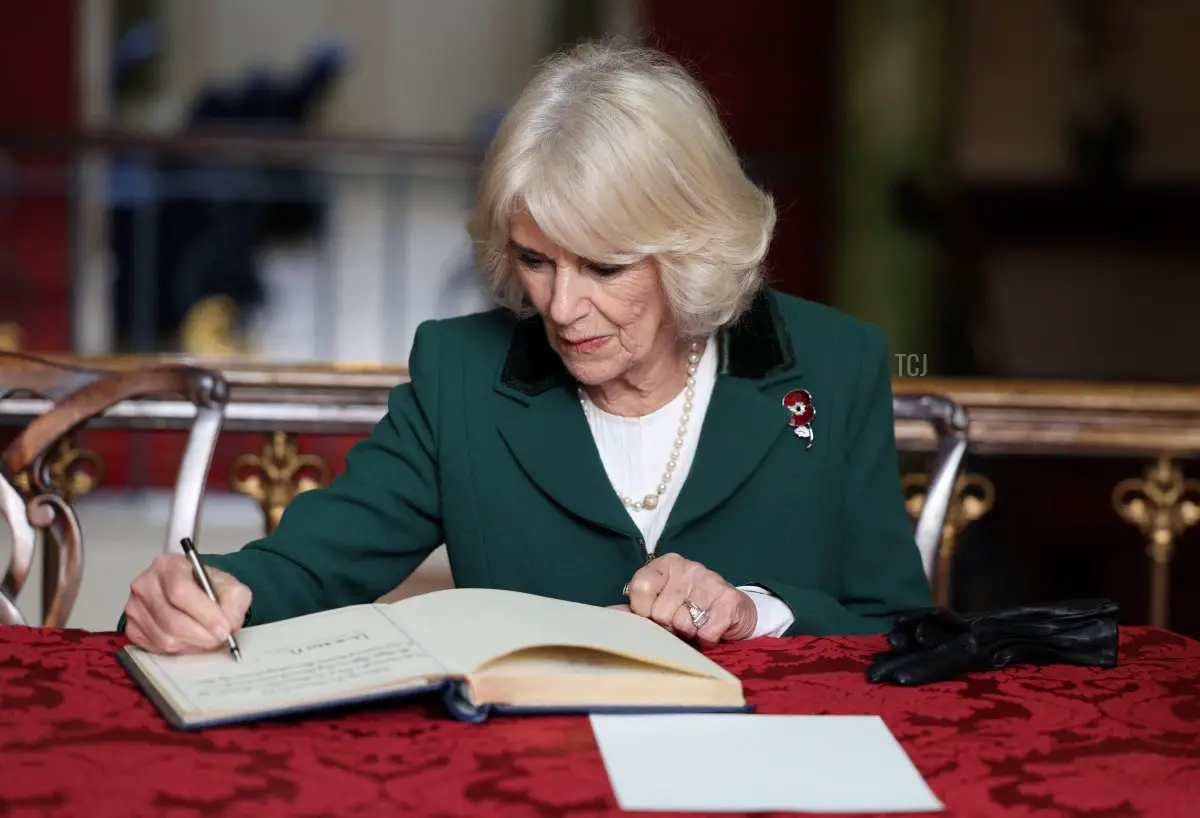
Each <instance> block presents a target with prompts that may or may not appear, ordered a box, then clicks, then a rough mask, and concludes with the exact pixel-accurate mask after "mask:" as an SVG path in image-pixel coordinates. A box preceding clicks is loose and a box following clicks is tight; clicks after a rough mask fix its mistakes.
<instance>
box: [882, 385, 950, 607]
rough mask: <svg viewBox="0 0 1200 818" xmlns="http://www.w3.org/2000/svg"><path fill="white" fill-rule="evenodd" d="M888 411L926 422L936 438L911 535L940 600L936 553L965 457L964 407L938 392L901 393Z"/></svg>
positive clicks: (941, 576) (944, 592)
mask: <svg viewBox="0 0 1200 818" xmlns="http://www.w3.org/2000/svg"><path fill="white" fill-rule="evenodd" d="M892 413H893V415H894V416H895V419H896V420H916V421H922V422H925V423H928V424H930V425H931V426H932V427H933V431H934V434H935V435H936V437H937V452H936V454H935V455H934V460H933V468H932V470H931V472H930V474H929V479H928V482H927V484H926V485H925V486H924V498H923V502H922V503H921V507H920V508H921V510H920V513H919V514H918V515H917V522H916V530H915V538H916V541H917V548H918V549H919V550H920V552H921V563H922V565H923V566H924V568H925V576H926V577H928V578H929V581H930V583H931V584H932V585H933V586H934V588H935V597H936V598H937V599H939V600H940V601H941V602H942V603H944V602H945V601H946V600H947V599H948V597H949V588H948V587H945V586H946V585H947V583H948V582H949V580H950V577H949V576H948V571H939V570H938V554H939V551H940V550H941V547H942V538H943V532H944V531H945V526H946V522H947V519H948V518H949V516H950V509H951V505H952V503H953V502H954V493H955V486H956V484H957V483H958V478H959V475H960V474H961V473H962V467H963V461H964V460H965V459H966V456H967V447H968V442H969V441H968V438H967V422H968V419H967V410H966V409H964V408H963V407H962V406H961V405H959V404H958V403H956V402H955V401H953V400H950V399H949V398H947V397H944V396H942V395H931V394H905V395H894V396H893V397H892Z"/></svg>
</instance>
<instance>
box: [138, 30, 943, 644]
mask: <svg viewBox="0 0 1200 818" xmlns="http://www.w3.org/2000/svg"><path fill="white" fill-rule="evenodd" d="M774 223H775V213H774V207H773V204H772V202H771V200H770V198H769V197H768V196H766V195H765V194H764V193H763V192H762V191H760V190H759V189H758V188H756V187H755V186H754V185H753V184H751V183H750V181H749V180H747V178H746V177H745V175H744V174H743V172H742V169H741V167H740V165H739V163H738V159H737V156H736V154H735V153H734V151H733V148H732V146H731V145H730V144H729V141H728V139H727V137H726V135H725V133H724V131H723V130H722V128H721V125H720V123H719V121H718V118H717V116H716V115H715V113H714V110H713V107H712V105H711V102H710V101H709V99H708V98H707V97H706V95H705V94H704V92H703V91H702V90H701V89H700V88H699V86H698V85H697V84H696V83H695V82H694V81H693V80H692V79H691V78H689V77H688V75H687V74H686V73H685V72H684V71H683V70H682V69H681V68H679V67H678V66H677V65H675V64H674V63H672V62H671V61H669V60H668V59H666V58H665V57H663V56H662V55H660V54H657V53H654V52H651V51H646V50H640V49H634V48H620V47H606V46H595V45H588V46H583V47H580V48H578V49H576V50H575V51H573V52H572V53H570V54H568V55H565V56H560V57H558V58H556V59H554V60H551V61H550V62H549V63H548V64H547V65H546V66H545V68H544V69H543V70H542V72H541V73H540V74H539V75H538V76H537V77H536V78H535V79H534V80H533V82H532V83H531V84H530V85H529V87H528V88H527V89H526V90H525V91H524V93H523V94H522V96H521V98H520V99H519V100H518V102H517V103H516V105H515V107H513V109H512V110H511V111H510V112H509V114H508V116H507V117H506V118H505V120H504V122H503V123H502V125H501V127H500V129H499V131H498V133H497V136H496V138H495V141H494V143H493V145H492V147H491V149H490V151H489V154H488V157H487V160H486V162H485V165H484V168H483V176H482V181H481V184H480V189H479V195H478V203H477V209H476V213H475V216H474V218H473V220H472V224H471V232H472V236H473V238H474V240H475V243H476V246H477V248H478V260H479V263H480V266H481V268H482V269H483V270H485V271H486V273H487V277H488V282H489V285H490V287H491V290H492V292H493V294H494V295H495V297H496V298H497V300H498V301H499V302H500V303H501V304H502V305H504V306H503V307H502V308H501V309H499V310H496V311H493V312H488V313H484V314H479V315H472V316H467V317H463V318H456V319H451V320H444V321H431V322H426V323H424V324H422V325H421V326H420V327H419V328H418V330H417V333H416V337H415V340H414V346H413V350H412V355H411V358H410V371H411V379H412V380H411V383H408V384H404V385H402V386H399V387H397V388H396V389H395V390H394V391H393V393H392V395H391V398H390V401H389V406H388V412H387V415H386V416H385V417H384V419H383V420H382V421H381V422H380V423H379V425H378V426H377V427H376V428H375V430H374V431H373V432H372V433H371V435H370V436H369V437H368V438H367V439H366V440H364V441H362V442H361V443H359V444H358V445H356V446H355V447H354V449H353V450H352V451H351V452H350V453H349V454H348V455H347V458H346V471H345V473H344V474H342V475H341V476H339V477H338V478H337V479H336V480H334V481H333V482H332V483H331V484H330V485H329V486H328V487H327V488H324V489H320V490H316V491H311V492H307V493H305V494H302V495H300V496H298V497H297V498H296V499H295V500H293V501H292V503H291V504H290V506H289V507H288V509H287V511H286V513H285V514H284V516H283V519H282V521H281V523H280V525H279V527H278V529H277V530H276V531H275V532H274V533H273V534H272V535H271V536H268V537H266V538H264V539H261V540H258V541H256V542H253V543H250V544H249V545H247V546H246V547H245V548H243V549H242V550H241V551H240V552H237V553H234V554H229V555H223V556H214V557H209V558H207V560H206V561H207V563H208V564H209V565H210V566H212V567H213V568H214V569H217V570H214V571H213V572H212V573H213V574H214V575H215V585H216V586H217V592H218V596H219V597H220V599H221V605H220V607H218V606H217V605H215V604H213V603H210V602H209V601H208V599H207V598H206V597H205V596H204V594H203V593H201V591H200V589H199V587H198V586H197V585H196V583H195V581H194V580H193V578H192V576H191V573H190V569H189V567H188V564H187V562H186V561H185V559H184V558H183V557H182V556H178V555H172V556H162V557H159V558H158V559H157V560H155V562H154V564H153V565H152V566H151V567H150V568H149V569H148V570H147V571H146V572H144V573H143V574H141V575H140V576H139V577H138V578H137V579H135V580H134V582H133V585H132V591H131V594H130V597H129V601H128V604H127V605H126V608H125V611H126V617H127V632H128V634H129V636H130V638H131V639H132V640H133V641H134V642H135V643H137V644H139V645H142V646H144V647H147V648H149V649H151V650H155V651H159V652H166V653H175V652H188V651H201V650H210V649H214V648H218V647H220V646H221V645H222V644H223V642H222V640H223V639H224V637H225V635H226V634H227V633H228V632H229V631H230V629H236V628H238V627H242V626H243V625H245V624H260V623H264V622H270V621H274V620H279V619H284V618H289V617H293V616H298V615H301V614H306V613H311V612H314V611H318V610H322V609H327V608H332V607H337V606H342V605H348V604H352V603H360V602H370V601H372V600H374V599H376V598H377V597H379V596H381V595H383V594H384V593H386V592H388V591H390V590H391V589H393V588H394V587H395V586H396V585H398V584H399V583H400V582H401V581H402V580H404V579H405V577H407V576H408V575H409V574H410V573H411V572H412V571H413V570H414V569H415V568H416V567H417V566H418V565H419V564H420V563H421V562H422V560H424V558H425V557H426V556H427V555H428V554H429V553H430V552H431V551H432V550H433V549H435V548H436V547H438V546H439V545H440V544H441V543H443V542H445V543H446V544H447V547H448V554H449V559H450V564H451V569H452V571H453V575H454V579H455V583H456V584H457V585H458V586H460V587H463V586H476V587H479V586H486V587H495V588H506V589H512V590H519V591H525V592H529V593H534V594H541V595H545V596H552V597H559V598H564V599H571V600H576V601H579V602H584V603H589V604H595V605H605V606H627V608H628V609H629V610H630V611H631V612H632V614H634V615H637V616H645V617H649V618H650V619H652V620H654V621H655V622H657V623H659V624H661V625H662V626H663V627H666V628H670V629H672V630H673V631H675V632H676V633H678V634H680V635H681V636H684V637H689V638H695V639H697V640H698V641H699V642H700V643H701V644H704V645H711V644H713V643H716V642H720V641H729V640H737V639H746V638H751V637H757V636H767V635H769V636H781V635H793V634H854V633H878V632H882V631H884V630H886V629H887V628H888V626H889V625H890V621H891V617H892V616H893V614H895V613H896V612H898V611H902V610H905V609H910V608H914V607H919V606H924V605H928V604H929V602H930V600H929V588H928V584H927V582H926V579H925V576H924V574H923V572H922V568H921V561H920V558H919V555H918V552H917V548H916V545H915V543H914V541H913V538H912V535H911V533H910V528H909V522H908V519H907V517H906V514H905V510H904V507H903V503H902V495H901V489H900V482H899V466H898V460H897V454H896V447H895V440H894V432H893V419H892V408H891V389H890V386H891V383H890V377H889V367H888V362H887V358H886V353H885V347H884V341H883V338H882V336H881V334H880V332H879V331H878V330H877V329H875V328H873V327H870V326H868V325H865V324H861V323H859V322H857V321H855V320H853V319H852V318H850V317H848V316H846V315H843V314H841V313H838V312H836V311H834V310H832V309H830V308H827V307H823V306H819V305H817V304H814V303H811V302H808V301H804V300H801V299H798V298H793V297H789V296H785V295H782V294H779V293H777V292H775V291H773V290H772V289H770V288H769V287H766V286H765V285H764V284H763V281H762V262H763V258H764V256H765V255H766V252H767V248H768V244H769V242H770V238H771V235H772V232H773V229H774ZM251 601H253V604H251Z"/></svg>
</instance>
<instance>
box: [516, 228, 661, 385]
mask: <svg viewBox="0 0 1200 818" xmlns="http://www.w3.org/2000/svg"><path fill="white" fill-rule="evenodd" d="M508 249H509V253H510V254H511V259H512V263H513V265H514V269H515V270H516V273H517V276H518V278H519V280H520V282H521V285H522V287H524V289H525V292H526V293H528V295H529V299H530V301H531V302H532V303H533V306H534V308H535V309H536V310H537V311H538V314H539V315H541V317H542V321H543V322H544V323H545V325H546V337H547V338H548V339H549V341H550V346H551V347H552V348H553V349H554V351H555V352H557V353H558V355H559V357H561V358H562V360H563V363H564V364H566V367H567V369H568V370H569V371H570V373H571V374H572V375H573V376H574V377H575V379H576V380H577V381H579V382H580V383H582V384H584V385H587V386H595V385H599V384H604V383H607V382H609V381H612V380H614V379H617V378H622V377H625V378H630V377H632V376H634V375H636V373H637V372H638V371H639V370H641V369H644V368H649V367H650V366H651V365H652V364H654V363H655V362H657V361H658V360H659V358H660V357H662V356H673V355H674V354H675V350H676V348H677V343H676V339H677V333H676V331H675V326H674V322H673V320H672V318H671V313H670V310H669V308H668V305H667V299H666V294H665V293H664V292H663V290H662V284H661V281H660V278H659V271H658V264H657V263H656V262H655V261H654V260H653V259H645V260H643V261H639V262H637V263H635V264H632V265H629V266H626V267H612V266H608V265H604V264H597V263H593V262H591V261H588V260H587V259H583V258H580V257H579V256H577V255H575V254H574V253H571V252H570V251H568V250H564V249H563V248H562V247H559V246H558V245H557V244H555V243H554V242H553V241H551V240H550V239H549V238H547V236H546V234H545V233H543V232H542V230H541V228H540V227H538V225H537V222H535V221H534V220H533V217H532V216H530V215H529V214H528V213H527V212H524V211H522V212H521V213H519V214H518V215H517V216H515V217H514V218H513V219H512V222H511V226H510V230H509V248H508Z"/></svg>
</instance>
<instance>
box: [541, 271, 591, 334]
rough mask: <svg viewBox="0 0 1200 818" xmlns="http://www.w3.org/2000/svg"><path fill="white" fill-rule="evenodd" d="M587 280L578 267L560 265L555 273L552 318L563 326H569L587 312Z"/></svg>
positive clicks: (551, 299)
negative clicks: (584, 279) (583, 278)
mask: <svg viewBox="0 0 1200 818" xmlns="http://www.w3.org/2000/svg"><path fill="white" fill-rule="evenodd" d="M585 289H586V287H585V282H584V281H583V280H582V278H581V276H580V275H579V273H578V270H577V269H571V267H569V266H565V265H564V266H562V267H559V268H558V270H557V271H556V272H555V274H554V292H553V293H552V294H551V297H550V319H551V320H552V321H554V323H556V324H558V325H559V326H561V327H565V326H569V325H571V324H573V323H575V322H576V321H578V320H579V319H580V318H582V317H583V316H584V315H585V314H586V313H587V303H586V302H587V298H586V293H585Z"/></svg>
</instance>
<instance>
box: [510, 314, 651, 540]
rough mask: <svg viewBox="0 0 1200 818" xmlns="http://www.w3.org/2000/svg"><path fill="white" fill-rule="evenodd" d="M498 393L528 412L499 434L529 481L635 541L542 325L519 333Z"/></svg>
mask: <svg viewBox="0 0 1200 818" xmlns="http://www.w3.org/2000/svg"><path fill="white" fill-rule="evenodd" d="M497 391H499V392H501V393H503V394H506V395H508V396H509V397H512V398H514V399H516V400H517V401H518V402H519V403H521V404H524V407H523V408H518V409H516V410H515V411H513V412H511V413H510V414H508V415H506V416H504V417H502V418H501V419H500V420H499V422H498V428H499V431H500V435H501V436H502V437H503V438H504V442H505V443H506V444H507V445H508V448H509V451H511V452H512V455H513V457H514V458H515V459H516V460H517V462H518V463H519V464H520V466H521V468H522V469H523V470H524V472H525V474H526V475H528V476H529V479H530V480H531V481H532V482H533V483H534V484H535V485H536V486H537V487H538V488H539V489H540V490H541V491H542V492H543V493H544V494H546V495H547V496H548V497H550V498H551V499H552V500H553V501H554V502H556V503H558V504H559V505H560V506H562V507H563V508H565V509H566V510H567V511H569V512H570V513H572V514H574V515H576V516H577V517H580V518H582V519H584V520H587V521H588V522H591V523H593V524H595V525H598V526H602V527H604V528H607V529H610V530H612V531H615V532H617V533H620V534H624V535H626V536H630V537H637V536H638V534H637V528H636V526H634V524H633V521H632V520H631V519H630V518H629V514H628V512H626V511H625V507H624V506H623V505H621V500H620V498H618V497H617V494H616V492H615V491H613V488H612V484H611V483H609V480H608V475H607V474H606V473H605V471H604V464H603V463H602V462H601V460H600V453H599V452H598V451H597V449H596V443H595V441H594V440H593V439H592V433H591V430H590V429H589V428H588V425H587V420H586V419H585V418H584V416H583V412H582V410H581V409H580V406H579V398H578V396H577V395H576V393H575V386H574V382H573V380H572V379H571V377H570V376H569V375H568V373H567V371H566V369H565V367H563V365H562V362H561V361H560V360H559V358H558V356H557V355H556V354H555V353H554V351H553V350H552V349H551V348H550V346H549V344H547V343H546V336H545V330H543V329H542V326H541V323H540V322H537V321H522V322H520V323H519V324H518V325H517V328H516V330H515V332H514V335H513V341H512V345H511V346H510V347H509V354H508V360H507V361H506V363H505V366H504V370H503V372H502V373H501V376H500V380H499V382H498V383H497Z"/></svg>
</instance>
